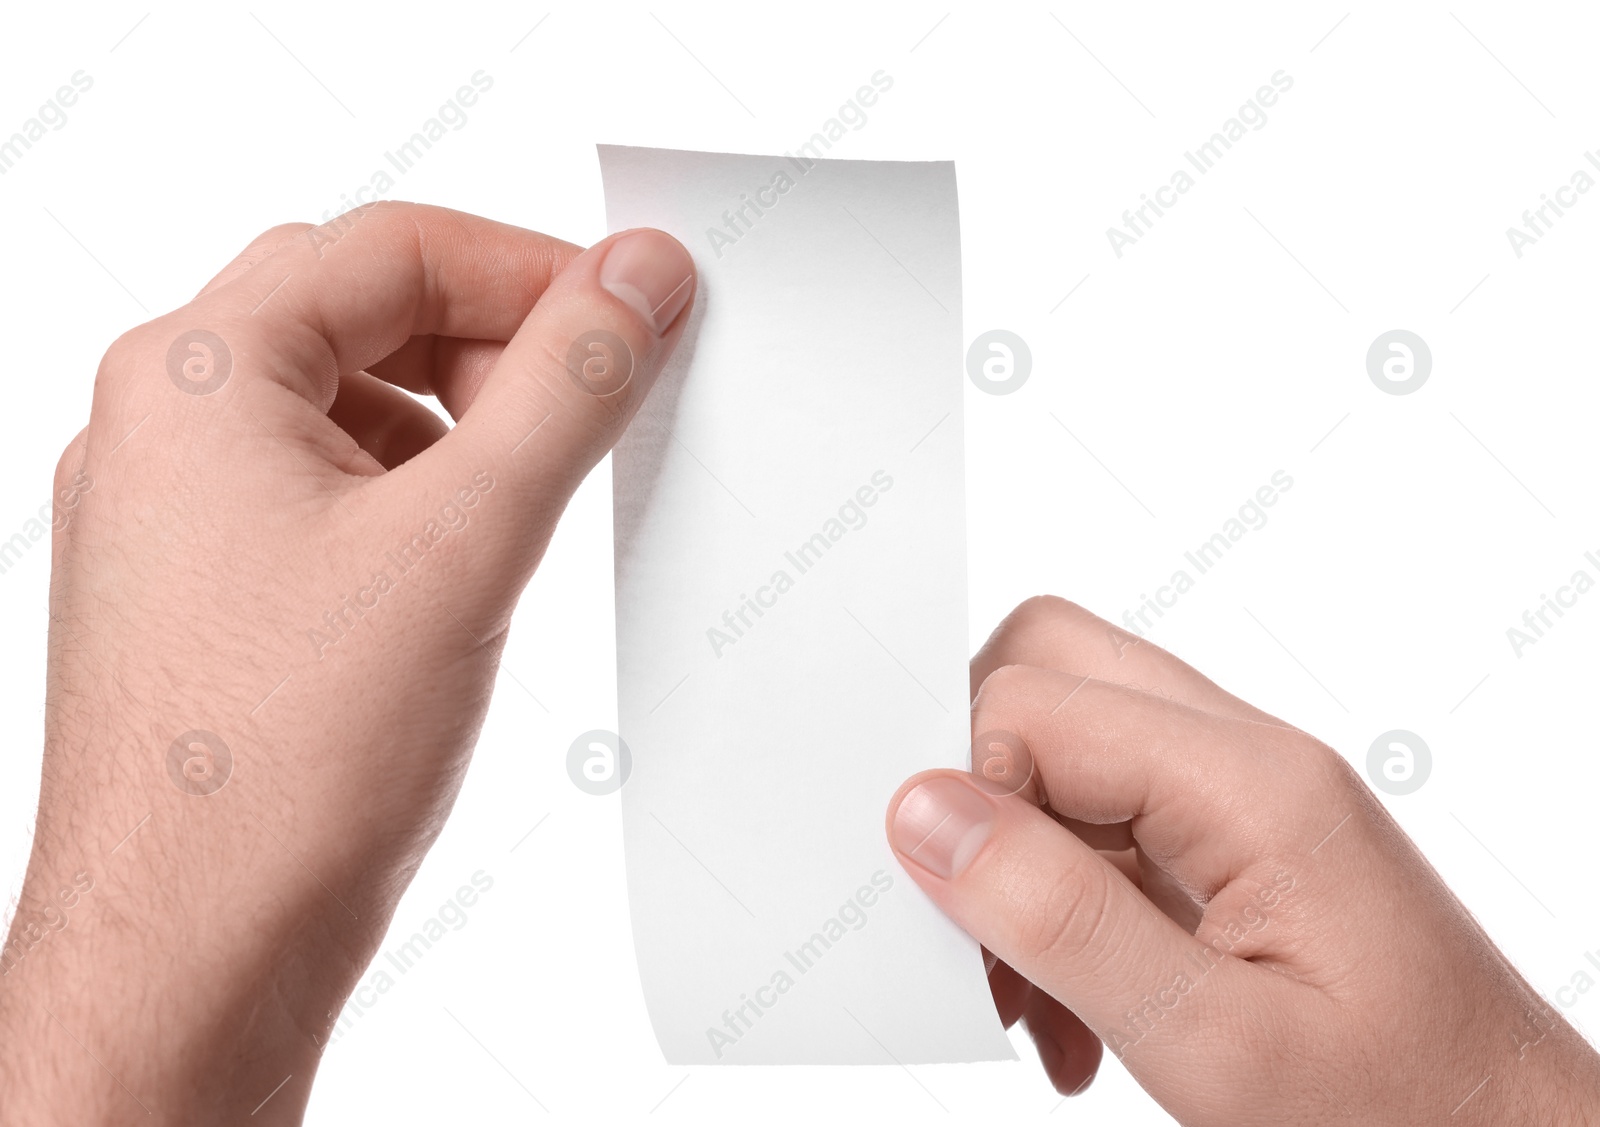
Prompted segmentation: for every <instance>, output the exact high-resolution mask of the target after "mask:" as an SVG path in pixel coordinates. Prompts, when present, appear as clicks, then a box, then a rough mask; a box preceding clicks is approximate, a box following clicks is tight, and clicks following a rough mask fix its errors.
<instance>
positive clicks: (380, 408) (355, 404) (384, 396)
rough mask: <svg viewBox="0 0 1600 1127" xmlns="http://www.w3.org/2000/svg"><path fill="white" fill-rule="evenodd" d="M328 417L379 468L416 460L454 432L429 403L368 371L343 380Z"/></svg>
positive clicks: (387, 468)
mask: <svg viewBox="0 0 1600 1127" xmlns="http://www.w3.org/2000/svg"><path fill="white" fill-rule="evenodd" d="M328 418H330V419H332V420H333V421H334V422H335V423H337V424H339V427H340V429H342V430H343V431H344V432H345V433H346V434H348V435H349V436H350V437H351V438H353V439H355V440H356V444H357V445H359V446H360V447H361V449H363V450H365V451H366V452H367V453H368V454H370V455H371V456H372V458H373V459H374V460H375V462H376V463H377V465H376V466H374V467H373V469H374V470H375V471H376V470H377V468H378V467H382V468H383V469H385V470H392V469H394V468H395V467H396V466H399V465H402V464H403V463H405V462H408V461H410V460H411V459H412V458H414V457H416V456H417V455H418V454H420V453H422V452H423V451H424V450H426V449H427V448H428V447H430V446H432V445H433V444H434V443H435V442H437V441H439V439H441V438H443V437H444V436H445V435H446V434H448V433H449V431H450V427H449V426H448V425H447V424H446V423H445V421H444V420H443V419H441V418H439V416H438V415H436V414H434V413H433V412H432V411H430V410H428V408H427V406H425V405H424V404H422V403H419V402H417V401H416V400H415V399H413V398H411V396H409V395H407V394H406V393H405V392H404V391H401V390H400V389H399V388H397V387H394V386H392V385H390V384H388V383H385V382H384V381H383V380H380V379H378V378H377V377H376V376H372V375H368V374H367V373H366V372H352V373H351V374H350V375H348V376H346V377H345V378H344V379H342V380H340V381H339V394H338V395H337V396H335V397H334V400H333V405H332V406H331V407H329V408H328Z"/></svg>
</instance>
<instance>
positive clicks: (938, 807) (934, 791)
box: [890, 775, 994, 880]
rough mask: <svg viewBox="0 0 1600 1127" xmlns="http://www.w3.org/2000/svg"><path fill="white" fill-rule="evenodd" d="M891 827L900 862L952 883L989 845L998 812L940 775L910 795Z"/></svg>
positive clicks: (974, 792) (958, 781) (969, 789)
mask: <svg viewBox="0 0 1600 1127" xmlns="http://www.w3.org/2000/svg"><path fill="white" fill-rule="evenodd" d="M890 827H891V830H890V841H891V843H892V844H893V845H894V847H895V850H896V851H897V852H899V853H900V855H901V856H903V857H907V858H909V859H910V860H912V861H915V862H916V863H917V864H919V865H921V866H922V867H923V868H924V869H927V870H928V871H929V872H930V873H932V874H933V875H934V876H937V877H943V878H944V879H945V880H949V879H950V878H951V877H955V876H959V875H960V874H961V873H962V872H963V871H964V870H965V869H966V867H967V866H968V865H969V864H971V863H972V859H973V858H974V857H976V856H977V855H978V851H979V850H980V849H982V848H983V843H984V842H986V841H988V840H989V831H990V830H991V829H992V828H993V827H994V807H993V806H991V805H990V803H989V800H988V799H987V798H985V797H984V796H983V795H982V794H980V793H979V792H978V791H977V790H976V789H975V788H974V787H973V786H972V785H971V784H969V783H968V782H966V781H965V780H964V779H962V778H960V777H958V776H952V775H935V776H934V777H933V778H931V779H928V780H927V781H926V782H922V783H918V784H917V785H916V786H915V787H912V788H911V789H910V790H909V791H907V792H906V793H905V797H903V798H902V799H900V805H899V806H898V807H896V808H895V812H894V820H893V821H892V822H891V823H890Z"/></svg>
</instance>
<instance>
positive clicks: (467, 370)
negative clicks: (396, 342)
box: [367, 335, 506, 419]
mask: <svg viewBox="0 0 1600 1127" xmlns="http://www.w3.org/2000/svg"><path fill="white" fill-rule="evenodd" d="M505 348H506V342H505V341H503V340H462V339H460V338H459V337H441V336H431V335H430V336H420V337H412V338H411V339H410V340H408V341H406V342H405V343H404V344H402V345H401V346H400V347H399V348H398V349H396V350H395V351H394V352H391V353H390V354H389V355H388V356H385V357H384V358H383V359H382V360H379V361H378V362H377V363H376V364H373V365H372V366H371V367H369V368H368V369H367V371H368V372H369V373H371V374H372V375H374V376H377V377H378V378H379V379H380V380H384V381H386V382H388V383H392V384H394V385H395V386H396V387H403V388H405V389H406V390H407V391H410V392H415V393H416V394H417V395H432V396H435V397H437V398H438V400H439V402H440V403H441V404H442V405H443V406H444V409H445V410H446V411H448V412H450V417H451V418H452V419H459V418H461V416H462V415H464V414H466V410H467V408H468V407H470V406H472V400H473V399H474V398H475V397H476V396H477V394H478V389H479V388H481V387H482V386H483V382H484V380H486V379H487V378H488V377H489V373H490V372H492V371H493V370H494V366H495V364H497V363H499V361H500V354H501V353H502V352H504V351H505Z"/></svg>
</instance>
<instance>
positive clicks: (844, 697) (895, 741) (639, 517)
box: [600, 146, 1013, 1064]
mask: <svg viewBox="0 0 1600 1127" xmlns="http://www.w3.org/2000/svg"><path fill="white" fill-rule="evenodd" d="M600 160H601V170H602V174H603V178H604V181H605V190H606V211H607V219H608V222H609V224H610V227H611V229H612V230H614V231H615V230H622V229H625V228H628V227H635V226H653V227H660V228H662V229H664V230H666V231H669V232H671V233H672V234H674V235H676V236H677V237H678V238H679V239H680V240H682V242H683V243H684V245H685V246H687V247H688V248H689V249H690V251H691V252H693V254H694V256H695V260H696V264H697V265H698V267H699V271H700V289H699V296H698V298H697V302H696V306H695V311H694V314H693V319H692V320H691V322H690V326H689V330H688V332H687V334H686V335H685V337H684V339H683V342H682V344H681V345H680V347H679V349H678V352H677V354H676V356H675V357H674V359H673V361H672V364H671V366H670V367H669V369H668V370H667V371H666V372H665V373H664V374H663V375H662V377H661V380H660V382H659V383H658V385H657V386H656V388H655V389H654V390H653V391H652V392H651V394H650V398H649V400H648V402H647V403H646V404H645V406H644V409H643V411H642V412H641V414H640V416H639V418H638V420H637V421H636V422H635V423H634V424H633V426H632V428H631V430H630V431H629V433H628V436H627V437H626V438H625V439H624V441H623V443H622V445H621V446H619V447H618V448H617V452H616V456H615V482H616V537H617V655H618V658H617V660H618V666H619V669H618V683H619V694H620V702H619V710H618V711H619V718H620V727H621V734H622V737H623V739H624V741H625V742H626V743H627V745H628V746H629V749H630V750H631V753H632V775H631V777H630V778H629V779H628V781H627V783H626V784H625V785H624V786H623V789H622V808H623V817H624V827H625V834H626V844H627V862H628V888H629V896H630V899H631V904H632V912H633V930H634V940H635V944H636V947H637V950H638V957H639V971H640V976H641V979H642V981H643V985H644V991H645V998H646V1001H647V1004H648V1006H649V1010H650V1016H651V1020H652V1021H653V1023H654V1025H655V1030H656V1035H657V1037H658V1039H659V1040H660V1043H661V1047H662V1049H663V1051H664V1052H665V1053H666V1056H667V1059H668V1061H669V1062H671V1063H674V1064H709V1063H718V1062H720V1063H723V1064H893V1063H903V1064H911V1063H920V1062H936V1061H967V1060H999V1059H1012V1058H1013V1054H1012V1051H1011V1047H1010V1043H1009V1041H1008V1040H1007V1039H1006V1036H1005V1034H1004V1032H1003V1031H1002V1029H1001V1027H1000V1024H999V1021H998V1019H997V1018H996V1016H995V1011H994V1006H993V1003H992V1002H991V1000H990V997H989V990H988V986H987V983H986V981H985V979H984V975H983V967H982V961H981V957H980V953H979V950H978V948H977V946H976V944H974V943H973V941H972V940H971V939H969V938H968V937H967V936H966V935H964V934H963V933H962V932H960V931H959V930H958V929H957V928H956V927H954V925H952V924H951V923H950V922H949V921H948V920H946V919H945V917H944V916H943V914H942V913H940V912H939V910H938V909H937V908H936V907H934V905H933V904H932V903H931V902H930V901H928V900H927V898H926V897H925V896H923V894H922V892H921V890H920V889H918V888H917V887H916V885H915V884H914V883H913V882H912V881H911V880H910V878H908V877H907V876H906V875H905V873H904V872H903V871H902V870H901V868H900V866H899V865H898V864H897V863H896V861H895V860H894V858H893V856H892V854H891V853H890V852H889V849H888V846H887V844H886V843H885V839H884V831H883V819H884V808H885V805H886V803H887V801H888V799H889V797H890V796H891V795H892V794H893V792H894V790H895V788H896V787H897V786H898V785H899V784H900V783H901V781H902V780H904V779H905V778H906V777H907V776H908V775H910V774H912V773H914V772H915V771H917V770H920V769H923V768H927V767H934V766H948V767H964V766H966V764H967V761H968V742H969V732H968V723H969V722H968V692H967V666H966V587H965V584H966V545H965V529H964V504H963V475H962V452H961V445H962V425H961V396H962V378H963V377H962V369H961V364H962V344H961V252H960V229H959V223H958V217H957V207H956V182H955V169H954V166H953V165H952V164H950V163H898V162H880V161H810V160H806V159H805V158H791V157H759V156H730V155H725V154H715V153H688V152H674V151H667V150H659V149H637V148H619V147H610V146H602V147H601V150H600Z"/></svg>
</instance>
